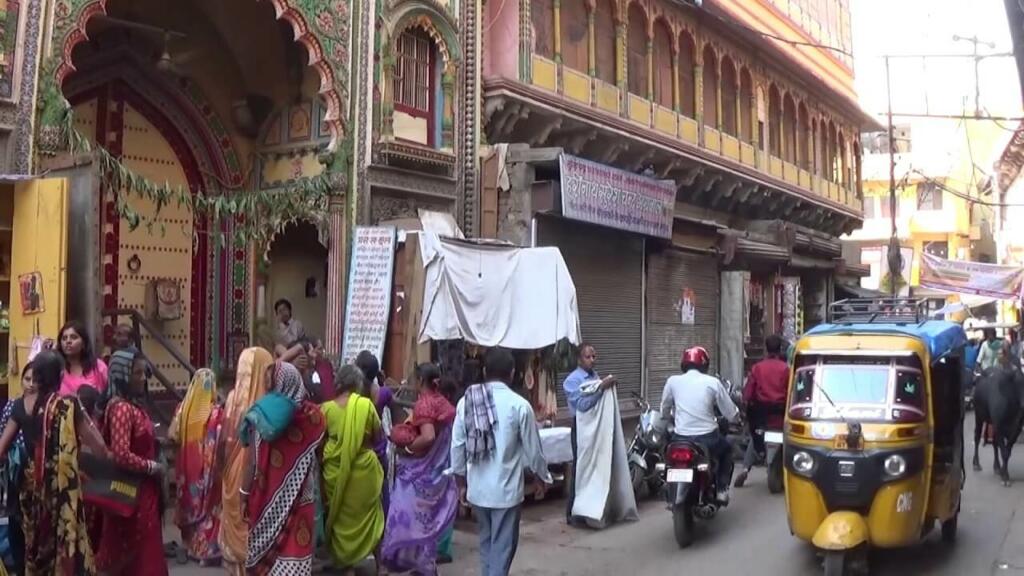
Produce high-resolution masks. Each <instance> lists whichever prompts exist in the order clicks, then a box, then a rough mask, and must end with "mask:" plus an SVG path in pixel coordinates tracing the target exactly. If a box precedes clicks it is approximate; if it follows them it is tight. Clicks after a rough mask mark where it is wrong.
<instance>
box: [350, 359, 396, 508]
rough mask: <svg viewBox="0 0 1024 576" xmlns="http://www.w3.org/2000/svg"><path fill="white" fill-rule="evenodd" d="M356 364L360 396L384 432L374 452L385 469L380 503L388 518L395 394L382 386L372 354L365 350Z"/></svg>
mask: <svg viewBox="0 0 1024 576" xmlns="http://www.w3.org/2000/svg"><path fill="white" fill-rule="evenodd" d="M354 364H355V365H356V368H359V370H361V371H362V372H363V385H362V387H361V388H360V391H359V394H360V395H362V396H363V397H365V398H369V399H370V400H371V401H372V402H373V405H374V407H375V408H376V409H377V417H378V418H379V419H380V423H381V429H382V430H383V434H381V435H380V437H379V438H377V439H376V440H375V443H374V445H373V451H374V453H376V454H377V458H378V459H379V460H380V465H381V468H383V469H384V487H383V490H382V491H381V495H380V501H381V505H382V506H383V507H384V517H385V518H387V516H388V507H389V502H390V501H391V496H390V495H391V483H392V481H393V478H392V475H391V472H392V466H391V458H389V457H388V435H389V434H390V433H391V402H392V400H394V394H393V393H392V392H391V389H390V388H388V387H387V386H381V385H380V376H381V372H380V362H379V361H378V360H377V357H376V356H374V355H373V353H372V352H370V351H369V350H363V351H362V352H360V353H359V354H358V355H356V359H355V362H354Z"/></svg>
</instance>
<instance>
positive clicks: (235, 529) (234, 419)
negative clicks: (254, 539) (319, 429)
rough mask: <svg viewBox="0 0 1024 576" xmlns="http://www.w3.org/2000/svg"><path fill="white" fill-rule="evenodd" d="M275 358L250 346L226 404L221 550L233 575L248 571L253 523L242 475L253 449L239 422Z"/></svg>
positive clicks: (256, 396)
mask: <svg viewBox="0 0 1024 576" xmlns="http://www.w3.org/2000/svg"><path fill="white" fill-rule="evenodd" d="M273 365H274V358H273V357H272V356H271V355H270V352H267V351H266V350H264V349H263V348H248V349H246V350H245V351H244V352H242V355H241V356H240V357H239V358H238V369H237V371H236V377H235V389H234V390H232V391H231V394H229V395H228V399H227V402H225V405H224V422H223V424H222V425H221V437H220V446H219V447H218V453H219V455H220V457H219V458H218V460H217V461H218V462H221V463H222V464H223V467H222V468H221V470H222V472H223V476H222V477H221V487H222V492H221V493H222V495H223V496H222V498H221V513H220V539H219V543H220V549H221V554H222V555H223V559H224V564H225V568H227V570H228V573H230V574H238V575H240V576H241V575H244V574H245V559H246V557H247V556H248V553H249V525H248V523H247V522H246V519H245V516H244V515H243V512H242V499H241V493H240V492H239V491H240V490H241V488H242V476H243V473H244V471H245V462H246V457H247V453H248V452H249V449H248V448H246V447H245V446H244V445H243V444H242V443H241V442H240V441H239V436H238V425H239V424H240V423H241V422H242V418H243V417H244V416H245V413H246V412H248V411H249V408H251V407H252V406H253V405H254V404H255V403H256V401H257V400H259V399H260V398H262V397H263V394H264V393H265V392H266V390H267V384H266V383H267V382H268V378H269V376H270V372H271V369H272V368H273Z"/></svg>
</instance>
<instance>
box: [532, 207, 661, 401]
mask: <svg viewBox="0 0 1024 576" xmlns="http://www.w3.org/2000/svg"><path fill="white" fill-rule="evenodd" d="M537 245H538V246H557V247H558V248H559V249H560V250H561V252H562V257H563V258H564V259H565V263H566V266H568V267H569V273H570V274H571V275H572V279H573V283H574V284H575V285H576V299H577V302H578V304H579V312H580V328H581V331H582V333H583V340H584V341H586V342H589V343H591V344H593V345H594V348H596V349H597V370H598V372H599V373H600V374H601V375H602V376H607V375H609V374H612V375H614V376H615V377H616V378H617V379H618V381H619V390H618V392H619V403H620V404H621V405H623V406H629V407H632V403H631V400H630V394H629V393H630V392H637V393H639V392H640V390H641V386H642V383H643V258H644V241H643V239H642V238H641V237H639V236H635V235H630V234H625V233H622V232H617V231H615V230H612V229H609V228H602V227H598V226H590V225H587V224H582V223H579V222H575V221H572V220H567V219H562V218H557V217H550V216H545V217H540V216H539V217H538V218H537ZM558 378H559V385H558V387H557V390H558V405H559V406H560V407H564V406H566V402H565V395H564V393H563V391H562V386H561V382H562V380H563V379H564V378H565V374H559V376H558Z"/></svg>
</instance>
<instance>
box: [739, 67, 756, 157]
mask: <svg viewBox="0 0 1024 576" xmlns="http://www.w3.org/2000/svg"><path fill="white" fill-rule="evenodd" d="M739 107H740V138H741V139H742V140H743V141H744V142H749V143H753V141H754V123H753V116H754V82H753V80H751V78H750V71H749V70H747V69H746V68H744V69H743V70H741V71H740V101H739Z"/></svg>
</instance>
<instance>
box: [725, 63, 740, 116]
mask: <svg viewBox="0 0 1024 576" xmlns="http://www.w3.org/2000/svg"><path fill="white" fill-rule="evenodd" d="M738 100H739V85H738V80H737V79H736V66H734V65H733V63H732V58H729V57H728V56H723V57H722V131H723V132H725V133H726V134H729V135H731V136H737V135H738V134H737V132H736V128H737V126H736V106H737V105H738Z"/></svg>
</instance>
